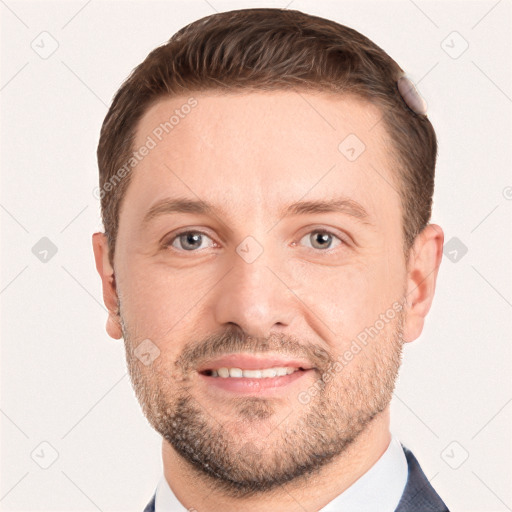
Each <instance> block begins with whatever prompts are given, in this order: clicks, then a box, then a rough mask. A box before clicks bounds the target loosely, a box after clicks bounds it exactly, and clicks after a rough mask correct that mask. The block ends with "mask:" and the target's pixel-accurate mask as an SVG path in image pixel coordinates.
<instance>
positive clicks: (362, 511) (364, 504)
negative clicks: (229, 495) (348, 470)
mask: <svg viewBox="0 0 512 512" xmlns="http://www.w3.org/2000/svg"><path fill="white" fill-rule="evenodd" d="M407 476H408V467H407V459H406V458H405V454H404V451H403V449H402V446H401V444H400V441H398V439H396V438H395V437H394V436H393V435H392V436H391V442H390V443H389V446H388V448H387V450H386V451H385V452H384V453H383V454H382V456H381V457H380V459H379V460H378V461H377V462H376V463H375V464H374V465H373V466H372V467H371V468H370V469H369V470H368V471H367V472H366V473H365V474H364V475H362V476H361V477H360V478H359V479H358V480H356V481H355V482H354V483H353V484H352V485H351V486H350V487H348V488H347V489H346V490H345V491H343V492H342V493H341V494H340V495H339V496H337V497H336V498H334V499H333V500H332V501H331V502H329V503H328V504H327V505H326V506H325V507H324V508H322V509H321V510H319V512H340V511H351V510H357V511H358V512H394V510H395V509H396V507H397V506H398V502H399V501H400V498H401V497H402V494H403V492H404V489H405V484H406V483H407ZM155 512H187V509H186V508H185V507H184V506H183V505H182V504H181V502H180V501H179V500H178V498H176V495H175V494H174V493H173V492H172V489H171V488H170V487H169V484H168V483H167V480H166V479H165V477H164V476H163V475H162V477H161V478H160V482H159V483H158V486H157V489H156V498H155Z"/></svg>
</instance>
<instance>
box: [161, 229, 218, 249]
mask: <svg viewBox="0 0 512 512" xmlns="http://www.w3.org/2000/svg"><path fill="white" fill-rule="evenodd" d="M205 239H208V240H211V241H212V245H211V246H210V247H213V246H215V242H213V240H212V239H211V238H210V237H209V236H208V235H207V234H206V233H203V232H202V231H182V232H181V233H178V234H177V235H174V236H173V237H172V238H171V239H170V240H169V241H168V242H166V243H165V246H166V247H169V246H171V247H173V248H174V249H176V250H178V251H187V252H197V251H195V250H196V249H202V248H204V247H202V245H203V241H204V240H205ZM177 245H178V247H177ZM180 246H181V247H180Z"/></svg>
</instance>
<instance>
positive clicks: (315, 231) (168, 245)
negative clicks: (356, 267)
mask: <svg viewBox="0 0 512 512" xmlns="http://www.w3.org/2000/svg"><path fill="white" fill-rule="evenodd" d="M313 233H322V234H327V235H330V236H332V237H334V238H337V239H338V240H339V242H340V244H339V245H338V246H337V247H340V246H343V245H348V244H347V242H346V241H345V240H343V239H342V238H341V237H340V236H338V235H337V234H336V233H334V232H332V231H330V230H328V229H319V228H316V229H313V230H312V231H308V232H307V233H306V234H305V235H303V236H302V237H301V238H300V240H302V239H303V238H304V237H305V236H308V235H311V234H313ZM186 234H196V235H202V236H206V237H208V238H209V239H210V240H211V239H212V238H211V237H210V236H209V235H208V234H207V233H205V232H204V231H200V230H191V229H186V230H183V231H180V232H179V233H176V234H175V235H174V236H173V237H172V238H171V239H170V240H169V241H168V242H165V243H164V247H165V248H170V249H172V250H174V251H176V252H178V253H197V252H200V251H201V249H193V250H190V251H187V250H185V249H177V248H176V247H173V246H172V244H173V243H174V242H175V241H176V240H178V239H179V237H180V236H182V235H186ZM300 240H299V241H300ZM212 241H213V240H212ZM214 243H215V244H216V242H214ZM292 245H294V246H295V245H297V244H296V243H295V242H293V244H292ZM337 247H334V248H332V247H331V248H329V249H325V250H322V249H315V248H314V247H308V249H311V250H312V251H314V252H316V253H319V254H331V253H332V252H334V251H335V250H336V249H337Z"/></svg>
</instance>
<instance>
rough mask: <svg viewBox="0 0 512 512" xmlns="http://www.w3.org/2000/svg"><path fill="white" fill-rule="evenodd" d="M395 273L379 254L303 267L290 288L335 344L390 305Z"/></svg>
mask: <svg viewBox="0 0 512 512" xmlns="http://www.w3.org/2000/svg"><path fill="white" fill-rule="evenodd" d="M395 266H396V265H395ZM397 275H399V273H398V269H396V268H390V266H389V264H388V261H387V259H385V258H384V259H383V258H380V257H373V258H371V259H368V260H367V261H365V262H364V263H362V262H357V263H353V264H351V265H346V266H339V267H321V266H316V267H314V266H311V267H310V268H309V269H307V270H304V269H303V271H302V272H301V277H300V279H298V280H296V282H297V283H300V284H297V286H296V287H295V288H294V290H295V291H296V293H297V296H298V297H300V298H301V300H302V301H303V302H304V303H305V304H306V305H307V306H308V307H309V308H311V310H312V311H313V312H314V314H315V315H316V316H317V317H318V318H320V319H321V320H322V322H323V323H324V324H325V325H327V327H328V328H329V331H330V332H329V336H334V335H335V336H336V337H337V338H338V342H336V344H337V345H340V344H341V345H344V344H345V343H347V342H349V341H350V340H352V339H354V338H355V337H356V336H357V335H358V334H359V333H361V332H362V331H364V329H365V328H367V327H369V326H372V325H374V324H375V322H376V321H377V320H378V319H379V315H381V314H385V313H386V311H388V310H389V309H390V308H391V309H392V308H393V303H394V302H395V301H397V300H399V298H400V294H399V290H401V282H400V281H399V280H398V279H396V278H395V277H394V276H397ZM333 333H334V334H333ZM342 348H343V347H342V346H340V347H339V349H342Z"/></svg>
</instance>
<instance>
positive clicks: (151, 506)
mask: <svg viewBox="0 0 512 512" xmlns="http://www.w3.org/2000/svg"><path fill="white" fill-rule="evenodd" d="M155 497H156V493H155V494H153V497H152V498H151V501H150V502H149V503H148V504H147V505H146V508H145V509H144V510H143V511H142V512H155Z"/></svg>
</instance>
